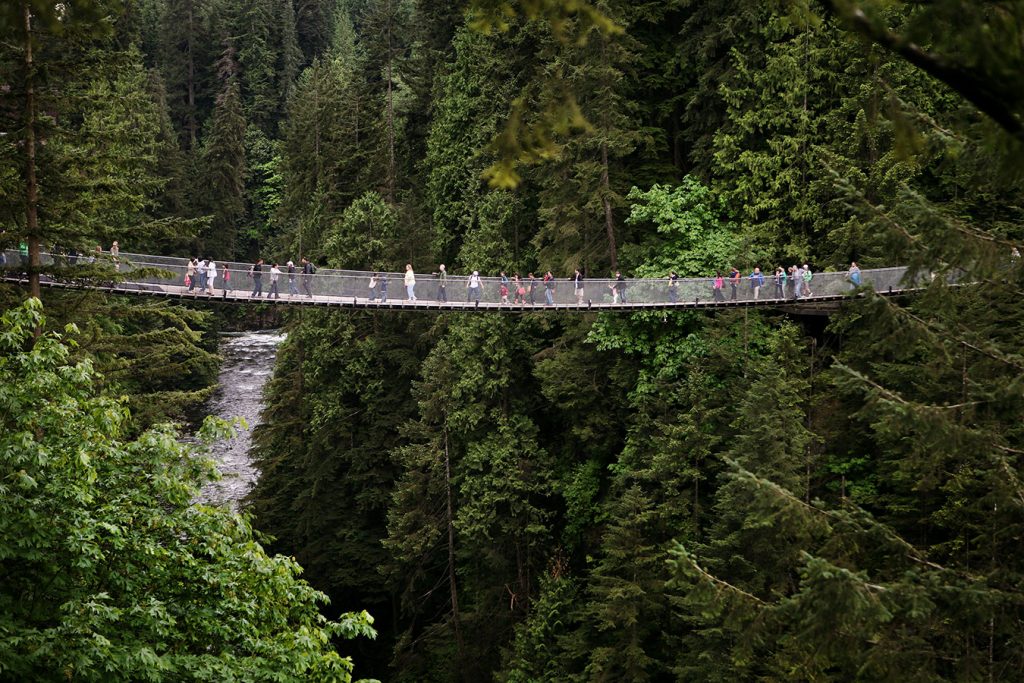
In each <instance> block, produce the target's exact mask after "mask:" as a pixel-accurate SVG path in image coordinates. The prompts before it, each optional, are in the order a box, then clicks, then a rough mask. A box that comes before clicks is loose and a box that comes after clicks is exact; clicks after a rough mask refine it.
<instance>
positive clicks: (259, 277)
mask: <svg viewBox="0 0 1024 683" xmlns="http://www.w3.org/2000/svg"><path fill="white" fill-rule="evenodd" d="M249 274H250V275H252V294H250V295H249V298H250V299H251V298H252V297H256V298H257V299H258V298H260V297H261V296H263V259H256V263H254V264H252V268H250V269H249Z"/></svg>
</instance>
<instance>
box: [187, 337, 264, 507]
mask: <svg viewBox="0 0 1024 683" xmlns="http://www.w3.org/2000/svg"><path fill="white" fill-rule="evenodd" d="M282 341H284V334H282V333H280V332H277V331H274V330H270V331H266V330H264V331H259V332H242V333H238V334H226V335H224V336H223V337H222V338H221V342H220V354H221V356H222V357H223V358H224V361H223V363H222V364H221V367H220V377H219V385H220V386H218V388H217V391H216V392H215V393H214V395H213V396H211V397H210V401H209V403H208V404H207V406H206V410H205V413H206V414H207V415H216V416H217V417H222V418H225V419H231V418H233V417H242V418H245V421H246V422H247V423H248V425H249V429H248V430H240V431H239V432H238V435H237V436H236V437H235V438H233V439H228V440H224V441H218V442H216V443H214V444H213V446H212V448H211V449H210V455H211V456H212V457H213V459H214V460H215V461H216V462H217V466H218V467H219V468H220V471H221V475H222V479H221V480H220V481H215V482H210V483H209V484H207V485H206V486H205V487H203V490H202V492H201V493H200V495H199V499H200V500H201V501H203V502H205V503H212V504H215V505H223V504H227V505H230V506H231V507H233V508H235V509H237V508H238V505H239V502H240V501H241V499H242V498H244V497H245V495H246V494H247V493H248V492H249V489H251V488H252V486H253V484H254V483H255V482H256V477H257V475H258V473H257V472H256V469H255V468H254V467H253V465H252V463H251V461H250V460H249V447H250V446H251V445H252V430H253V429H255V428H256V425H257V424H259V419H260V411H261V410H262V408H263V386H264V385H265V384H266V383H267V380H268V379H270V375H271V374H273V372H274V361H275V359H276V358H277V347H278V345H279V344H280V343H281V342H282Z"/></svg>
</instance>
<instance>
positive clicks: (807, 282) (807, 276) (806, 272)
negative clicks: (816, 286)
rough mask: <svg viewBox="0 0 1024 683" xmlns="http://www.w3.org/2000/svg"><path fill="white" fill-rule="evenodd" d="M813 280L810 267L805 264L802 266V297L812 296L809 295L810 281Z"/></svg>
mask: <svg viewBox="0 0 1024 683" xmlns="http://www.w3.org/2000/svg"><path fill="white" fill-rule="evenodd" d="M813 278H814V273H812V272H811V267H810V266H809V265H807V264H806V263H805V264H804V276H803V282H804V296H805V297H806V296H814V295H813V294H812V293H811V279H813Z"/></svg>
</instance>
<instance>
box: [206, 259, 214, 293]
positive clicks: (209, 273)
mask: <svg viewBox="0 0 1024 683" xmlns="http://www.w3.org/2000/svg"><path fill="white" fill-rule="evenodd" d="M216 279H217V264H216V263H215V262H213V261H210V265H208V266H207V267H206V293H207V294H210V295H213V281H214V280H216Z"/></svg>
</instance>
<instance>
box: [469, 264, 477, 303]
mask: <svg viewBox="0 0 1024 683" xmlns="http://www.w3.org/2000/svg"><path fill="white" fill-rule="evenodd" d="M466 301H467V302H469V301H476V302H477V303H480V273H479V272H477V271H475V270H474V271H473V274H472V275H470V276H469V280H467V281H466Z"/></svg>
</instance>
